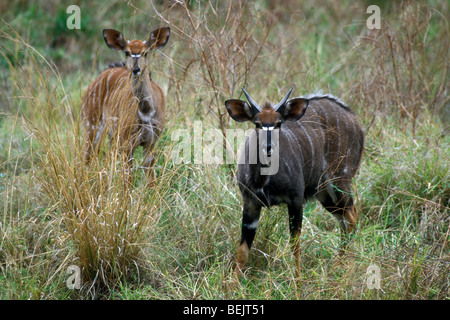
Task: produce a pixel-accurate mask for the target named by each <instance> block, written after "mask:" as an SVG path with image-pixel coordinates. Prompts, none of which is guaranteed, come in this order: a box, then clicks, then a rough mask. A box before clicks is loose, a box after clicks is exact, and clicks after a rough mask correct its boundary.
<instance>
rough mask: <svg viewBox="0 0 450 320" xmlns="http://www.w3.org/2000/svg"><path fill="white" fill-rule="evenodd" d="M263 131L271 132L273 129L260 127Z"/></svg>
mask: <svg viewBox="0 0 450 320" xmlns="http://www.w3.org/2000/svg"><path fill="white" fill-rule="evenodd" d="M262 129H263V130H264V131H272V130H273V129H275V127H262Z"/></svg>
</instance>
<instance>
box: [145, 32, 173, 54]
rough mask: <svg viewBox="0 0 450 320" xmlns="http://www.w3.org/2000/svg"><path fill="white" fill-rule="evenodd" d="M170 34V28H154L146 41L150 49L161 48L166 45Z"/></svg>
mask: <svg viewBox="0 0 450 320" xmlns="http://www.w3.org/2000/svg"><path fill="white" fill-rule="evenodd" d="M169 36H170V28H169V27H162V28H159V29H156V30H153V31H152V32H151V33H150V36H149V37H148V39H147V41H146V42H145V43H146V44H147V47H148V48H149V49H150V50H156V49H160V48H162V47H164V46H165V45H166V43H167V41H169Z"/></svg>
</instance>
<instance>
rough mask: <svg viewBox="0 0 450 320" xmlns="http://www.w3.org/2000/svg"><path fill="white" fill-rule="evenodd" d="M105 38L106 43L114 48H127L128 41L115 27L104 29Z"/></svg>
mask: <svg viewBox="0 0 450 320" xmlns="http://www.w3.org/2000/svg"><path fill="white" fill-rule="evenodd" d="M103 38H104V39H105V42H106V45H107V46H108V47H110V48H111V49H113V50H125V48H126V46H127V41H126V40H125V37H124V36H123V34H122V33H121V32H119V31H117V30H114V29H103Z"/></svg>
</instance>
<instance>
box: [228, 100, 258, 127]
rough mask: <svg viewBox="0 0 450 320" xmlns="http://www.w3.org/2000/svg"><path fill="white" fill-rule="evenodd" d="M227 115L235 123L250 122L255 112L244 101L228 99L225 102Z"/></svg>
mask: <svg viewBox="0 0 450 320" xmlns="http://www.w3.org/2000/svg"><path fill="white" fill-rule="evenodd" d="M225 107H227V111H228V114H229V115H230V117H231V118H233V120H235V121H237V122H244V121H251V120H252V119H253V117H254V116H255V110H254V109H253V108H252V107H251V106H250V105H249V104H248V103H247V102H245V101H242V100H238V99H230V100H227V101H225Z"/></svg>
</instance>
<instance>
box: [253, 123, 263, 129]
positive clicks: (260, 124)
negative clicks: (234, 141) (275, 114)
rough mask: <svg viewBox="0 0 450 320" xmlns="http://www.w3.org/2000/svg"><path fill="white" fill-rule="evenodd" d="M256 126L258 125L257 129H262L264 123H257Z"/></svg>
mask: <svg viewBox="0 0 450 320" xmlns="http://www.w3.org/2000/svg"><path fill="white" fill-rule="evenodd" d="M255 125H256V129H261V128H262V123H261V122H259V121H255Z"/></svg>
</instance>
